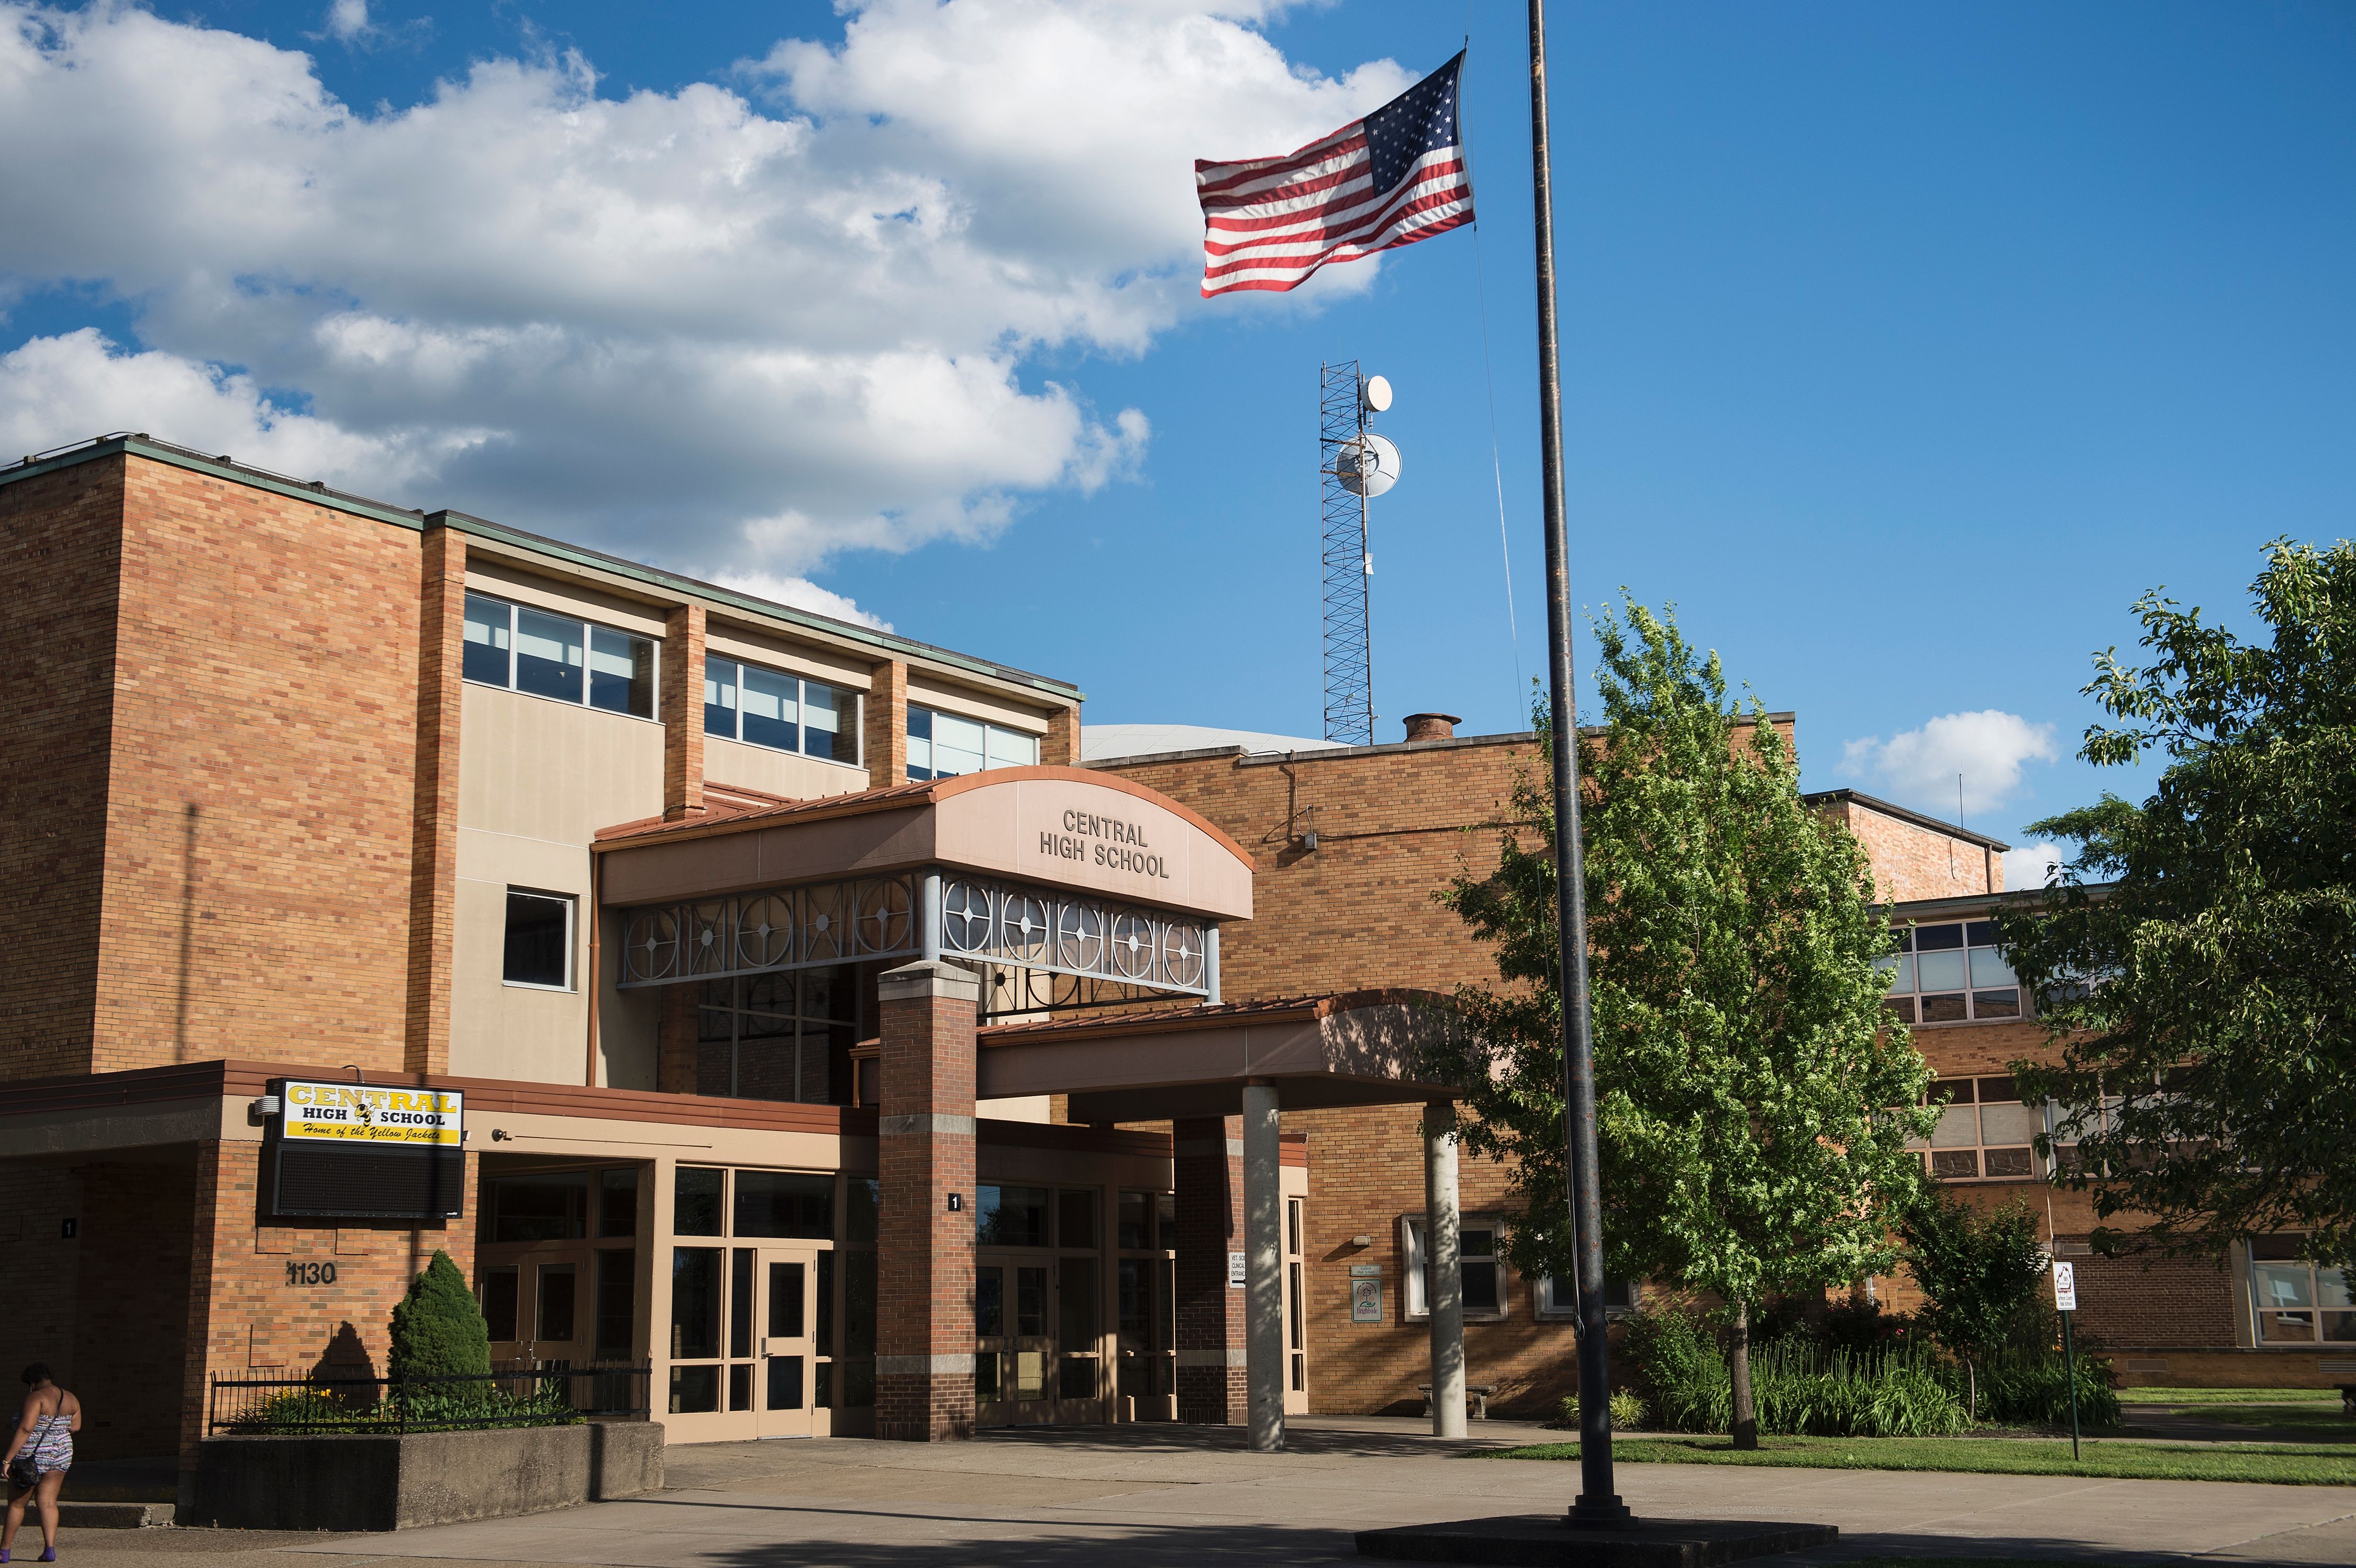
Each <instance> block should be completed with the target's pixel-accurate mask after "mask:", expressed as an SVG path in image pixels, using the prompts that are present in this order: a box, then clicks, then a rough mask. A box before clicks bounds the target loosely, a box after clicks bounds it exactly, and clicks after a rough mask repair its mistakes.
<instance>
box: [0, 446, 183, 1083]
mask: <svg viewBox="0 0 2356 1568" xmlns="http://www.w3.org/2000/svg"><path fill="white" fill-rule="evenodd" d="M122 516H123V467H122V465H121V464H120V463H119V462H112V463H107V462H100V463H83V464H80V465H78V466H77V467H70V468H64V469H60V470H59V471H57V472H55V473H50V474H45V475H43V476H41V477H40V478H33V479H24V480H20V481H19V482H17V483H16V484H13V485H8V486H5V487H0V598H5V603H6V605H7V607H8V625H9V628H10V630H11V632H12V634H13V635H12V636H11V638H10V642H11V644H12V647H11V663H12V665H13V666H14V668H13V670H12V671H11V676H10V679H9V680H8V681H7V682H5V683H0V882H5V885H6V886H7V888H8V889H9V892H8V896H7V897H5V898H0V951H5V953H6V954H7V955H8V958H7V961H6V962H5V964H0V1078H38V1077H42V1076H45V1075H48V1074H52V1073H69V1072H86V1071H88V1070H90V1065H91V1026H92V1022H93V1020H94V1018H95V1017H96V1015H97V999H98V922H99V908H100V899H101V896H102V880H103V875H104V866H105V856H106V817H107V775H108V738H109V735H110V732H111V728H112V723H113V708H114V682H113V679H112V669H113V663H114V639H115V619H116V594H117V570H118V565H119V549H120V542H121V521H122ZM165 972H166V973H167V974H168V973H169V972H170V971H169V969H168V967H167V968H166V971H165Z"/></svg>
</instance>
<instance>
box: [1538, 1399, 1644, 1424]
mask: <svg viewBox="0 0 2356 1568" xmlns="http://www.w3.org/2000/svg"><path fill="white" fill-rule="evenodd" d="M1556 1424H1557V1425H1559V1426H1567V1427H1569V1428H1571V1429H1572V1430H1573V1431H1576V1430H1577V1429H1578V1427H1579V1396H1578V1395H1577V1394H1566V1395H1564V1396H1563V1401H1562V1404H1561V1406H1560V1408H1559V1411H1558V1416H1557V1421H1556ZM1643 1425H1644V1399H1643V1397H1642V1396H1641V1395H1639V1394H1638V1393H1637V1392H1636V1391H1635V1390H1633V1389H1614V1390H1612V1430H1613V1431H1615V1432H1623V1431H1624V1432H1633V1431H1634V1430H1636V1429H1637V1428H1639V1427H1641V1426H1643Z"/></svg>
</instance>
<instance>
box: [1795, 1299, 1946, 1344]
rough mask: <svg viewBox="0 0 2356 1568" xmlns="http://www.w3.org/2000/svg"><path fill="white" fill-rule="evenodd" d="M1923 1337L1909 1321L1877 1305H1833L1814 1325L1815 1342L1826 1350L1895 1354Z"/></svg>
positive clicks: (1875, 1303) (1876, 1302)
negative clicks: (1877, 1351) (1880, 1351)
mask: <svg viewBox="0 0 2356 1568" xmlns="http://www.w3.org/2000/svg"><path fill="white" fill-rule="evenodd" d="M1921 1337H1922V1331H1921V1330H1920V1329H1918V1328H1917V1327H1916V1326H1915V1324H1914V1319H1913V1318H1912V1317H1911V1316H1908V1315H1907V1314H1905V1313H1902V1312H1888V1311H1885V1310H1883V1308H1882V1305H1881V1304H1880V1303H1879V1302H1878V1301H1847V1300H1843V1301H1837V1302H1834V1303H1833V1304H1832V1305H1829V1306H1827V1307H1826V1308H1825V1315H1824V1317H1823V1319H1822V1320H1821V1321H1820V1322H1819V1323H1818V1324H1817V1325H1816V1342H1817V1343H1818V1344H1819V1345H1821V1346H1823V1347H1824V1348H1826V1349H1827V1350H1848V1351H1852V1352H1855V1351H1862V1350H1895V1349H1898V1348H1901V1347H1902V1346H1908V1345H1912V1344H1914V1343H1915V1342H1916V1341H1917V1340H1919V1339H1920V1338H1921Z"/></svg>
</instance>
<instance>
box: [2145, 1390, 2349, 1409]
mask: <svg viewBox="0 0 2356 1568" xmlns="http://www.w3.org/2000/svg"><path fill="white" fill-rule="evenodd" d="M2119 1402H2120V1403H2121V1404H2164V1405H2169V1406H2175V1405H2188V1404H2198V1405H2211V1404H2324V1405H2331V1406H2333V1407H2335V1408H2336V1407H2337V1406H2338V1405H2339V1403H2340V1391H2339V1390H2338V1389H2162V1388H2151V1389H2121V1390H2120V1391H2119Z"/></svg>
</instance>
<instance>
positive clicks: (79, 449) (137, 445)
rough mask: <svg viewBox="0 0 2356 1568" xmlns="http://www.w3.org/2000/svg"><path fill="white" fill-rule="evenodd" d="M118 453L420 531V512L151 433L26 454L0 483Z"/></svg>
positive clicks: (4, 471) (1, 474)
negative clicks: (209, 453)
mask: <svg viewBox="0 0 2356 1568" xmlns="http://www.w3.org/2000/svg"><path fill="white" fill-rule="evenodd" d="M118 453H120V454H126V455H128V456H134V457H145V458H147V459H148V460H150V461H151V462H156V463H166V464H169V465H170V466H171V467H175V468H185V469H187V471H189V472H190V473H197V474H205V475H209V476H210V477H211V478H216V479H227V480H228V481H230V483H232V484H239V485H249V486H251V487H252V488H253V489H258V490H268V491H270V492H271V493H272V494H273V495H281V496H284V497H286V498H288V499H291V500H301V501H309V502H310V503H311V504H312V505H314V506H322V507H326V508H327V509H328V510H331V511H344V512H350V513H351V514H353V515H354V516H356V517H365V518H367V519H369V521H373V522H389V523H391V524H392V525H393V526H394V527H396V528H406V529H409V530H411V531H412V532H417V531H422V530H423V528H424V527H425V514H424V513H423V512H422V511H412V510H408V509H407V508H403V507H396V506H392V505H391V504H389V503H387V502H384V501H379V500H371V499H369V498H368V497H366V496H356V495H352V494H350V493H348V492H347V491H344V490H336V489H328V488H327V485H326V484H325V483H323V482H322V481H320V480H316V479H313V480H309V481H305V480H302V479H296V478H289V477H288V476H286V475H284V474H273V473H271V472H270V471H269V470H268V469H265V468H254V467H248V466H246V465H245V464H242V463H236V462H230V463H224V462H222V461H221V460H220V458H219V457H208V456H205V455H203V454H202V453H200V452H197V451H194V450H192V449H190V448H188V447H186V446H173V445H172V444H171V443H170V442H168V441H158V440H156V439H155V437H153V436H151V435H145V434H139V433H134V432H125V431H117V432H115V433H114V434H113V435H99V436H93V437H91V439H90V440H89V441H87V442H78V443H76V444H75V445H74V446H70V447H66V448H64V449H62V450H59V451H58V452H56V453H55V454H53V455H52V454H43V453H36V454H33V455H30V456H27V457H25V458H24V459H22V460H21V461H19V462H16V463H15V464H12V465H10V466H9V467H5V468H0V485H13V484H15V483H16V481H18V480H19V479H29V478H37V477H38V476H40V475H42V474H54V473H56V472H58V471H59V470H60V469H63V468H70V467H75V466H77V465H79V464H82V463H88V462H91V461H93V460H95V459H97V458H101V457H112V456H115V455H117V454H118Z"/></svg>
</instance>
